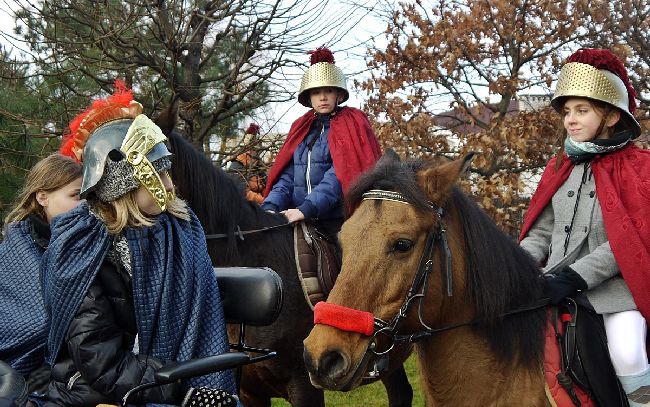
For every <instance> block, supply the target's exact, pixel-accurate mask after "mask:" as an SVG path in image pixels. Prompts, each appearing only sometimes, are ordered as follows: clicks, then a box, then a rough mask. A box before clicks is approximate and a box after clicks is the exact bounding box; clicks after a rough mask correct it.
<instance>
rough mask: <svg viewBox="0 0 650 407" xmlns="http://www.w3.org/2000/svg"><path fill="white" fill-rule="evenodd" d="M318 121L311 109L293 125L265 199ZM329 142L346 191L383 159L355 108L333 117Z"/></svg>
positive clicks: (362, 114)
mask: <svg viewBox="0 0 650 407" xmlns="http://www.w3.org/2000/svg"><path fill="white" fill-rule="evenodd" d="M315 119H316V115H315V114H314V111H313V110H310V111H308V112H307V113H305V114H304V115H302V116H301V117H300V118H298V120H296V121H295V122H293V124H292V125H291V129H290V130H289V134H288V135H287V140H286V141H285V142H284V145H283V146H282V148H281V149H280V152H279V153H278V155H277V157H275V162H274V163H273V167H271V171H270V172H269V176H268V179H267V182H266V189H265V190H264V196H267V195H268V194H269V192H271V188H272V187H273V185H274V184H275V182H276V181H277V180H278V179H279V178H280V175H282V171H283V170H284V168H285V167H286V166H287V164H288V163H289V162H290V161H291V158H292V157H293V152H294V151H295V150H296V148H297V147H298V145H299V144H300V142H301V141H302V140H303V139H304V138H305V136H307V133H309V129H310V128H311V124H312V123H313V122H314V120H315ZM327 142H328V144H329V149H330V154H331V155H332V161H333V162H334V170H335V171H336V178H338V180H339V182H341V186H342V187H343V192H345V191H347V189H348V187H349V186H350V184H351V183H352V181H354V179H355V178H356V177H358V176H359V174H361V173H362V172H363V171H365V170H367V169H368V168H370V167H372V166H373V165H374V164H375V163H376V162H377V160H379V157H381V148H380V147H379V142H378V141H377V138H376V137H375V133H374V132H373V131H372V128H371V127H370V122H369V121H368V118H367V117H366V115H365V114H364V113H363V112H362V111H361V110H359V109H355V108H353V107H344V108H342V109H341V110H340V111H339V112H338V113H336V114H335V115H334V116H333V117H332V119H331V121H330V129H329V133H328V135H327Z"/></svg>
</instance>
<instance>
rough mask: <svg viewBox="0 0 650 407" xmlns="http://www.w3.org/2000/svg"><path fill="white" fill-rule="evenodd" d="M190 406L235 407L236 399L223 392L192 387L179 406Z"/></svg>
mask: <svg viewBox="0 0 650 407" xmlns="http://www.w3.org/2000/svg"><path fill="white" fill-rule="evenodd" d="M191 406H197V407H199V406H201V407H207V406H217V407H237V397H236V396H233V395H232V394H230V393H228V392H227V391H224V390H219V389H211V388H209V387H198V388H194V387H192V388H190V389H189V390H188V391H187V394H185V399H184V400H183V404H181V407H191Z"/></svg>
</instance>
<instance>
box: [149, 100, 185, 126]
mask: <svg viewBox="0 0 650 407" xmlns="http://www.w3.org/2000/svg"><path fill="white" fill-rule="evenodd" d="M179 101H180V98H179V97H176V96H174V98H173V99H172V102H171V103H170V104H169V106H168V107H166V108H165V109H164V110H163V111H162V112H160V114H159V115H158V117H157V118H156V120H155V121H154V122H155V123H156V125H158V127H160V130H162V132H163V134H169V133H171V131H172V130H174V127H176V123H177V122H178V102H179Z"/></svg>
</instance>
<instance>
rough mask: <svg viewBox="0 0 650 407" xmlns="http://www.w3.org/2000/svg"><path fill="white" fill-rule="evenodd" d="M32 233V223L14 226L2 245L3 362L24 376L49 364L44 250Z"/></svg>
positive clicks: (0, 334) (0, 308)
mask: <svg viewBox="0 0 650 407" xmlns="http://www.w3.org/2000/svg"><path fill="white" fill-rule="evenodd" d="M30 231H31V224H30V222H29V221H28V220H24V221H21V222H16V223H12V224H10V225H9V226H8V229H7V235H6V238H5V240H3V241H2V242H1V243H0V360H3V361H4V362H7V363H9V364H10V365H11V367H13V368H14V369H16V370H17V371H18V372H19V373H20V374H22V375H23V376H26V375H28V374H29V373H30V372H31V371H32V370H34V369H35V368H37V367H39V366H41V365H42V364H43V363H44V362H45V359H44V356H45V341H46V338H47V327H46V323H47V322H46V314H45V306H44V304H43V297H42V295H41V285H40V276H39V270H40V264H41V256H42V255H43V249H42V248H41V247H40V246H38V245H37V244H36V243H35V242H34V240H33V238H32V236H31V233H30Z"/></svg>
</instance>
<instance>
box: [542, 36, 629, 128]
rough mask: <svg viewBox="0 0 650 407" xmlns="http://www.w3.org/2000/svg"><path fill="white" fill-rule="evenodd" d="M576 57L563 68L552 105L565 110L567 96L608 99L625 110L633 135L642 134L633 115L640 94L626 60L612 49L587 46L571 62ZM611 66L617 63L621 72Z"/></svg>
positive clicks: (606, 100) (607, 101)
mask: <svg viewBox="0 0 650 407" xmlns="http://www.w3.org/2000/svg"><path fill="white" fill-rule="evenodd" d="M594 55H596V57H594ZM572 59H573V60H574V61H576V60H577V61H580V62H568V63H566V64H565V65H564V66H563V67H562V70H561V71H560V77H559V79H558V82H557V86H556V88H555V93H554V94H553V99H552V100H551V106H552V107H553V108H554V109H555V110H556V111H557V112H558V113H561V112H562V107H563V106H564V101H565V100H566V98H567V97H584V98H588V99H592V100H599V101H601V102H605V103H607V104H609V105H612V106H614V107H617V108H618V109H619V110H620V111H621V113H622V114H623V115H624V116H625V118H626V120H625V121H626V123H628V124H629V125H630V126H629V127H630V130H631V131H632V134H633V136H632V137H633V138H636V137H638V136H639V135H640V134H641V126H640V125H639V123H638V122H637V121H636V119H635V118H634V115H633V112H634V109H635V107H636V103H635V101H634V96H635V94H636V93H635V92H634V89H632V88H631V86H630V84H629V79H628V78H627V72H625V68H624V67H623V64H622V62H620V60H618V58H616V56H614V54H612V53H611V52H610V51H608V50H590V49H583V50H579V51H578V52H576V53H575V54H573V55H572V56H571V57H569V61H572ZM582 61H584V62H582ZM592 61H595V62H592ZM589 62H592V63H589ZM619 64H620V66H619ZM593 65H596V66H593ZM610 66H613V67H614V69H613V70H615V71H618V72H619V75H617V74H615V73H613V72H611V70H610V69H608V68H609V67H610ZM598 68H601V69H598ZM616 68H618V69H616ZM621 69H622V74H621ZM621 76H623V78H621Z"/></svg>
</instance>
